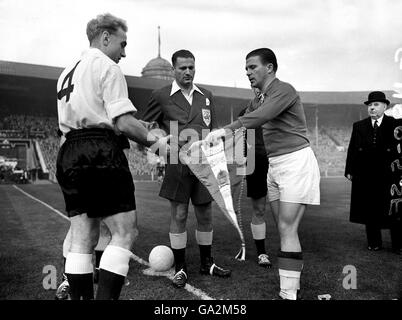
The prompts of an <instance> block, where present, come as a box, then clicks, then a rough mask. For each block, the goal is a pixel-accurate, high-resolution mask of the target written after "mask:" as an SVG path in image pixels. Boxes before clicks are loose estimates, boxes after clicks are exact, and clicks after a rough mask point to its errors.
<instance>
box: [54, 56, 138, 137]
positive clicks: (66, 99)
mask: <svg viewBox="0 0 402 320" xmlns="http://www.w3.org/2000/svg"><path fill="white" fill-rule="evenodd" d="M57 111H58V116H59V128H60V130H61V131H62V132H63V134H66V133H67V132H69V131H70V130H73V129H83V128H108V129H112V130H115V131H116V129H115V126H114V120H115V119H116V117H118V116H120V115H122V114H125V113H135V112H136V111H137V109H136V108H135V107H134V105H133V104H132V103H131V101H130V100H129V99H128V89H127V82H126V79H125V77H124V75H123V73H122V71H121V69H120V67H119V66H118V65H117V64H116V63H115V62H114V61H113V60H112V59H110V58H109V57H108V56H106V55H105V54H104V53H103V52H102V51H100V50H99V49H96V48H90V49H89V50H87V51H85V52H84V53H83V54H82V56H81V59H80V60H79V61H78V60H77V61H76V62H75V63H74V64H73V65H72V66H70V67H68V68H66V69H65V70H64V71H63V73H62V74H61V75H60V78H59V80H58V81H57Z"/></svg>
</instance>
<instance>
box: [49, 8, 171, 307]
mask: <svg viewBox="0 0 402 320" xmlns="http://www.w3.org/2000/svg"><path fill="white" fill-rule="evenodd" d="M126 32H127V24H126V22H125V21H124V20H122V19H120V18H117V17H115V16H113V15H111V14H103V15H98V16H97V17H96V18H95V19H92V20H91V21H89V23H88V25H87V36H88V40H89V43H90V48H89V50H87V51H86V52H84V53H83V54H82V55H81V57H80V58H79V59H76V60H75V61H74V62H73V63H72V64H71V66H70V67H67V68H66V69H65V70H64V71H63V72H62V74H61V76H60V78H59V80H58V82H57V98H58V105H57V107H58V118H59V129H60V131H61V132H62V134H63V136H64V137H65V138H66V141H65V143H63V145H62V146H61V148H60V150H59V154H58V157H57V173H56V174H57V180H58V182H59V184H60V187H61V190H62V192H63V195H64V200H65V204H66V211H67V213H68V216H69V218H70V221H71V236H72V240H71V246H70V249H69V252H68V254H67V258H66V266H65V273H66V275H67V278H68V282H69V284H70V296H71V299H73V300H80V299H84V300H87V299H93V298H94V290H93V265H92V253H93V250H94V247H95V246H96V244H97V242H98V237H99V223H100V220H103V221H104V222H105V224H106V225H107V227H108V228H109V230H110V232H111V235H112V238H111V241H110V243H109V245H108V246H107V247H106V249H105V251H104V253H103V255H102V258H101V261H100V266H99V267H100V272H99V284H98V290H97V295H96V299H104V300H109V299H118V298H119V295H120V291H121V287H122V285H123V283H124V279H125V277H126V276H127V273H128V269H129V261H130V256H131V251H130V250H131V247H132V245H133V242H134V240H135V238H136V236H137V234H138V231H137V218H136V211H135V209H136V203H135V197H134V183H133V179H132V177H131V173H130V170H129V167H128V161H127V158H126V156H125V154H124V152H123V146H122V144H121V142H120V141H121V139H120V138H119V136H120V137H121V135H124V136H126V137H127V138H129V139H132V140H134V141H136V142H139V143H142V144H145V145H146V146H150V145H152V144H154V143H156V144H157V146H159V147H160V149H161V148H167V141H168V139H169V137H167V138H161V139H159V140H157V138H156V137H155V136H153V135H151V134H149V132H148V131H147V130H146V129H145V127H144V126H143V125H142V124H141V123H140V122H139V121H138V120H137V119H135V118H134V116H133V115H134V113H135V112H136V108H135V107H134V106H133V104H132V103H131V101H130V100H129V99H128V90H127V83H126V80H125V78H124V75H123V73H122V71H121V69H120V67H119V66H118V65H117V64H118V62H119V61H120V59H121V58H124V57H125V56H126V53H125V47H126V45H127V36H126ZM147 136H148V140H147ZM165 150H166V149H165Z"/></svg>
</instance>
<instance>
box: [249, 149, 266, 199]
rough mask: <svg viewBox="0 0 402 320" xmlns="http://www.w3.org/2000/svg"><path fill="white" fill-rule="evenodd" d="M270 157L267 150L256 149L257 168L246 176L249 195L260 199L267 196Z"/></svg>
mask: <svg viewBox="0 0 402 320" xmlns="http://www.w3.org/2000/svg"><path fill="white" fill-rule="evenodd" d="M267 173H268V157H267V154H266V152H265V150H264V151H263V152H262V151H259V150H258V149H256V150H255V168H254V171H253V173H251V174H249V175H247V176H246V181H247V197H249V198H252V199H260V198H262V197H265V196H266V195H267V192H268V188H267Z"/></svg>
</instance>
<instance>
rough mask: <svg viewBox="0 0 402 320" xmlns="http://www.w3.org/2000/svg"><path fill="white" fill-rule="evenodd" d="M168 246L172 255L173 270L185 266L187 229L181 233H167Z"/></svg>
mask: <svg viewBox="0 0 402 320" xmlns="http://www.w3.org/2000/svg"><path fill="white" fill-rule="evenodd" d="M169 238H170V246H171V248H172V251H173V255H174V263H175V270H176V272H178V271H179V270H180V269H182V268H184V269H185V267H186V246H187V231H184V232H183V233H169Z"/></svg>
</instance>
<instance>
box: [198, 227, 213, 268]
mask: <svg viewBox="0 0 402 320" xmlns="http://www.w3.org/2000/svg"><path fill="white" fill-rule="evenodd" d="M212 238H213V231H212V230H211V231H207V232H205V231H198V230H195V239H196V241H197V243H198V246H199V248H200V258H201V264H203V265H204V264H206V263H207V262H209V261H210V258H211V247H212Z"/></svg>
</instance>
